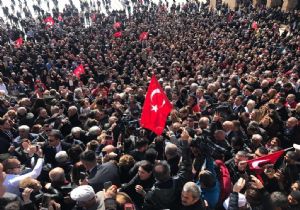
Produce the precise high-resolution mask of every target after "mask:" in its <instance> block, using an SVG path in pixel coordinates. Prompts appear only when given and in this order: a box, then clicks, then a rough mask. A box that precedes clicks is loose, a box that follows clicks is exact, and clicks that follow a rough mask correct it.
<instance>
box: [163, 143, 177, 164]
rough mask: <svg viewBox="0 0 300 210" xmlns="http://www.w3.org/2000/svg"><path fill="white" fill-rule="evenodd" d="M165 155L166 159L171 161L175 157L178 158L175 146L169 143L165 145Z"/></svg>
mask: <svg viewBox="0 0 300 210" xmlns="http://www.w3.org/2000/svg"><path fill="white" fill-rule="evenodd" d="M165 155H166V159H167V160H169V159H172V158H174V157H176V156H178V148H177V146H176V145H175V144H172V143H169V144H167V145H166V147H165Z"/></svg>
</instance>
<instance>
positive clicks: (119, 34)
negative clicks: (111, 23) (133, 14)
mask: <svg viewBox="0 0 300 210" xmlns="http://www.w3.org/2000/svg"><path fill="white" fill-rule="evenodd" d="M121 36H122V32H121V31H118V32H116V33H114V37H115V38H120V37H121Z"/></svg>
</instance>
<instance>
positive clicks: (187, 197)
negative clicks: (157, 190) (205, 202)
mask: <svg viewBox="0 0 300 210" xmlns="http://www.w3.org/2000/svg"><path fill="white" fill-rule="evenodd" d="M200 195H201V192H200V189H199V187H198V186H197V185H196V184H195V183H194V182H187V183H186V184H185V185H184V186H183V189H182V192H181V203H182V205H183V206H191V205H193V204H195V203H196V202H197V201H198V200H199V199H200Z"/></svg>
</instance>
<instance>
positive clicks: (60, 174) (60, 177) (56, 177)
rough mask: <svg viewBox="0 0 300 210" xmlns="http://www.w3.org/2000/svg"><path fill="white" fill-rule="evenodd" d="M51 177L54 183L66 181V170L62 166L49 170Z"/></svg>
mask: <svg viewBox="0 0 300 210" xmlns="http://www.w3.org/2000/svg"><path fill="white" fill-rule="evenodd" d="M49 178H50V180H51V182H52V183H61V184H63V183H65V181H66V178H65V171H64V169H62V168H60V167H56V168H54V169H52V170H51V171H50V172H49Z"/></svg>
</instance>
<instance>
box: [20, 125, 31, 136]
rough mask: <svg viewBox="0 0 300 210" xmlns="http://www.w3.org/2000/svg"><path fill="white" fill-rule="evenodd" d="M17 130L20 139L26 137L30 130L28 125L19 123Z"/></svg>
mask: <svg viewBox="0 0 300 210" xmlns="http://www.w3.org/2000/svg"><path fill="white" fill-rule="evenodd" d="M18 130H19V136H20V138H21V139H24V138H28V134H29V132H30V128H29V126H27V125H21V126H20V127H19V129H18Z"/></svg>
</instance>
